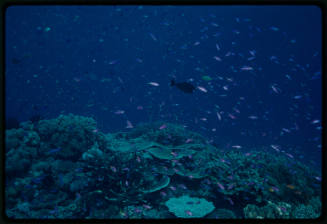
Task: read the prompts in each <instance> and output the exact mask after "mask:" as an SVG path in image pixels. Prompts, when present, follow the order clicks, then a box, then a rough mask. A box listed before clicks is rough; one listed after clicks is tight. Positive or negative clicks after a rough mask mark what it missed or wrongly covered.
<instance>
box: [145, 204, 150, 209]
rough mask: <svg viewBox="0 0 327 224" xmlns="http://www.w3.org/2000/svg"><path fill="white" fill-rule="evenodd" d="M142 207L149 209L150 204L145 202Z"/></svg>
mask: <svg viewBox="0 0 327 224" xmlns="http://www.w3.org/2000/svg"><path fill="white" fill-rule="evenodd" d="M143 207H144V208H145V209H151V206H150V205H146V204H144V205H143Z"/></svg>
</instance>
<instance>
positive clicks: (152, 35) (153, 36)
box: [149, 33, 158, 41]
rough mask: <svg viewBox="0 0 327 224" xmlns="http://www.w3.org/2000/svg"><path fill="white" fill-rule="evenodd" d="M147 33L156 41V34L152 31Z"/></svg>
mask: <svg viewBox="0 0 327 224" xmlns="http://www.w3.org/2000/svg"><path fill="white" fill-rule="evenodd" d="M149 35H150V37H151V38H152V40H154V41H158V39H157V38H156V36H155V35H154V34H153V33H149Z"/></svg>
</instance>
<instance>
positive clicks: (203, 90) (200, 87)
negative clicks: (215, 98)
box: [197, 86, 208, 93]
mask: <svg viewBox="0 0 327 224" xmlns="http://www.w3.org/2000/svg"><path fill="white" fill-rule="evenodd" d="M197 88H198V89H199V90H200V91H202V92H204V93H207V92H208V90H207V89H206V88H204V87H202V86H198V87H197Z"/></svg>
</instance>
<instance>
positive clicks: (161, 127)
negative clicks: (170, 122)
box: [159, 124, 167, 130]
mask: <svg viewBox="0 0 327 224" xmlns="http://www.w3.org/2000/svg"><path fill="white" fill-rule="evenodd" d="M165 128H167V125H166V124H163V125H161V126H160V128H159V130H162V129H165Z"/></svg>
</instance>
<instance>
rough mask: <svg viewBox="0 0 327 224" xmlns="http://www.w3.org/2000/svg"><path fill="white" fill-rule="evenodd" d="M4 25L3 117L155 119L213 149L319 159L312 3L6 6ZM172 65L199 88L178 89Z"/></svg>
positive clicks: (111, 127)
mask: <svg viewBox="0 0 327 224" xmlns="http://www.w3.org/2000/svg"><path fill="white" fill-rule="evenodd" d="M47 27H48V28H50V30H47ZM274 27H277V28H278V30H274V29H275V28H274ZM5 31H6V40H5V41H6V42H5V48H6V63H5V64H6V71H5V72H6V74H5V78H6V116H7V117H16V118H17V119H19V120H20V121H26V120H28V119H29V118H30V117H31V116H33V115H38V114H40V115H41V116H43V117H44V118H47V119H48V118H55V117H57V116H58V115H59V114H61V113H64V114H67V113H74V114H78V115H84V116H91V117H94V119H95V120H96V121H97V122H98V127H99V130H100V131H104V132H109V131H117V130H122V129H125V127H126V121H127V120H129V121H131V122H132V123H133V125H134V126H135V125H136V124H138V123H140V122H149V121H157V120H163V121H169V122H175V123H178V124H183V125H187V126H188V128H189V129H191V130H194V131H197V132H200V133H202V134H203V135H205V136H206V137H207V138H208V139H209V140H213V141H214V143H215V144H216V145H218V146H219V147H222V148H225V149H231V146H232V145H241V146H242V147H243V149H244V150H250V149H253V148H255V149H259V150H272V148H271V147H270V145H271V144H273V145H279V146H280V147H281V149H282V150H285V152H287V153H291V154H292V155H294V156H295V157H296V158H298V159H302V160H304V161H305V162H310V163H313V164H315V165H318V166H320V163H321V158H320V155H321V130H319V126H320V125H321V124H320V123H318V124H312V121H313V120H317V119H318V120H321V42H322V40H321V32H322V31H321V12H320V9H319V8H318V7H315V6H201V7H200V6H85V7H75V6H74V7H73V6H56V7H55V6H48V7H40V6H13V7H9V8H8V9H7V11H6V30H5ZM151 35H153V36H154V37H155V39H156V40H154V39H153V38H152V37H151ZM196 42H200V44H199V45H196V44H195V43H196ZM216 43H218V44H219V46H220V51H217V49H216V46H215V45H216ZM249 51H256V56H255V59H254V60H252V61H248V58H249V57H251V54H250V52H249ZM228 52H231V53H232V54H233V55H231V56H225V55H226V53H228ZM214 56H218V57H220V58H221V59H222V61H221V62H219V61H216V60H215V59H214V58H213V57H214ZM272 56H275V57H276V58H277V63H276V60H271V59H270V58H271V57H272ZM242 66H251V67H253V69H254V70H253V71H243V70H241V67H242ZM204 75H208V76H210V77H211V78H212V79H213V80H212V81H211V82H207V81H205V80H203V79H202V76H204ZM286 75H288V77H290V78H287V76H286ZM173 77H174V78H176V81H177V82H182V81H188V82H190V83H192V84H193V85H194V86H196V87H197V86H203V87H205V88H206V89H207V90H208V92H207V93H204V92H201V91H200V90H196V91H195V92H194V93H193V94H185V93H183V92H182V91H180V90H178V89H176V88H175V87H174V88H172V87H170V85H169V84H170V80H171V79H172V78H173ZM189 79H192V80H193V81H190V80H189ZM149 82H157V83H159V84H160V86H158V87H154V86H151V85H149V84H148V83H149ZM272 85H273V86H276V87H277V88H278V89H280V90H281V92H280V93H275V92H274V91H273V90H272V88H271V86H272ZM223 86H227V87H228V90H227V91H226V90H224V89H223ZM298 95H300V96H301V98H300V99H294V96H298ZM140 105H141V106H143V108H144V109H143V110H137V106H140ZM117 110H124V111H125V114H122V115H117V114H115V113H114V112H115V111H117ZM217 111H219V112H220V113H221V116H222V121H219V120H218V119H217V116H216V112H217ZM237 111H240V113H238V112H237ZM228 114H231V115H233V116H236V119H231V118H230V116H229V115H228ZM249 116H257V117H258V119H257V120H251V119H249V118H248V117H249ZM201 118H206V119H207V120H206V121H202V120H201ZM296 127H297V128H296ZM283 128H286V129H288V130H290V133H288V132H285V131H283ZM212 129H216V131H213V130H212Z"/></svg>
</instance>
